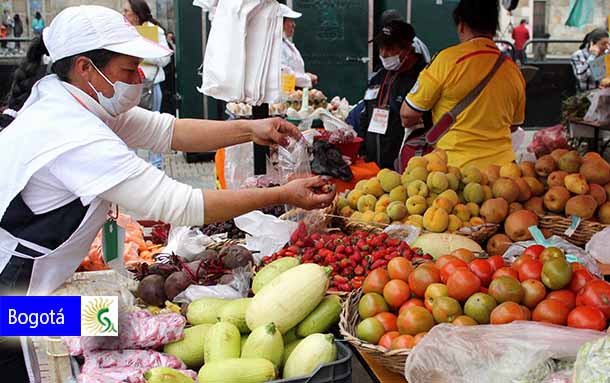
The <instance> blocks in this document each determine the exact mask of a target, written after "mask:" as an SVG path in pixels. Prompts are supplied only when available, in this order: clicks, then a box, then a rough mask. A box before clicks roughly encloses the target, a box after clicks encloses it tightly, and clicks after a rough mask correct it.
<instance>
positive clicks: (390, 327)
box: [373, 312, 398, 332]
mask: <svg viewBox="0 0 610 383" xmlns="http://www.w3.org/2000/svg"><path fill="white" fill-rule="evenodd" d="M373 318H375V319H377V320H378V321H379V323H381V325H382V326H383V329H384V330H385V332H389V331H398V326H397V325H396V319H397V317H396V315H394V314H392V313H388V312H385V313H379V314H377V315H375V316H374V317H373Z"/></svg>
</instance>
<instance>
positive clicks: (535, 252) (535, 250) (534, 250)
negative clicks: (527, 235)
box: [523, 245, 544, 259]
mask: <svg viewBox="0 0 610 383" xmlns="http://www.w3.org/2000/svg"><path fill="white" fill-rule="evenodd" d="M543 250H544V246H542V245H532V246H530V247H528V248H527V249H525V251H524V252H523V255H529V256H531V257H532V259H538V258H539V257H540V253H542V251H543Z"/></svg>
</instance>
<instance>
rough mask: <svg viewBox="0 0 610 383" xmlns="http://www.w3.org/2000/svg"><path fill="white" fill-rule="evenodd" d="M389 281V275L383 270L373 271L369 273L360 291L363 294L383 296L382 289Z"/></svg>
mask: <svg viewBox="0 0 610 383" xmlns="http://www.w3.org/2000/svg"><path fill="white" fill-rule="evenodd" d="M389 281H390V275H389V274H388V272H387V271H386V270H384V269H375V270H373V271H371V272H370V273H369V275H368V276H367V277H366V279H365V280H364V283H363V284H362V291H363V292H364V293H365V294H368V293H378V294H383V287H384V286H385V284H386V283H388V282H389Z"/></svg>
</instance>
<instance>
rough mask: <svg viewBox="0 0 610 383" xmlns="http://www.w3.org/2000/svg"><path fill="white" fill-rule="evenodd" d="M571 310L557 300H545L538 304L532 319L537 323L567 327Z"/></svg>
mask: <svg viewBox="0 0 610 383" xmlns="http://www.w3.org/2000/svg"><path fill="white" fill-rule="evenodd" d="M569 313H570V309H569V308H568V306H566V305H565V304H564V303H563V302H560V301H558V300H556V299H545V300H543V301H542V302H540V303H538V305H537V306H536V308H535V309H534V312H533V313H532V319H533V320H535V321H536V322H546V323H553V324H556V325H560V326H565V325H566V323H567V321H568V314H569Z"/></svg>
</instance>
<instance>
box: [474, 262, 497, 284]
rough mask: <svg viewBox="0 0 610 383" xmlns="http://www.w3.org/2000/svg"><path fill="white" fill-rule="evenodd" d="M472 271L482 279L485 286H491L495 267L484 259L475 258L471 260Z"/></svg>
mask: <svg viewBox="0 0 610 383" xmlns="http://www.w3.org/2000/svg"><path fill="white" fill-rule="evenodd" d="M468 266H469V267H470V271H472V272H473V273H474V275H476V276H477V277H479V279H480V280H481V284H482V285H483V286H489V284H490V283H491V277H492V276H493V274H494V269H493V267H492V266H491V265H490V264H489V262H487V261H486V260H484V259H475V260H474V261H472V262H470V265H468Z"/></svg>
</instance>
